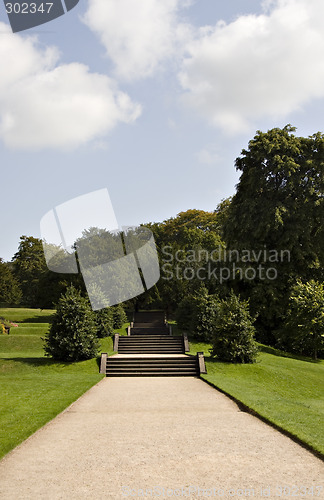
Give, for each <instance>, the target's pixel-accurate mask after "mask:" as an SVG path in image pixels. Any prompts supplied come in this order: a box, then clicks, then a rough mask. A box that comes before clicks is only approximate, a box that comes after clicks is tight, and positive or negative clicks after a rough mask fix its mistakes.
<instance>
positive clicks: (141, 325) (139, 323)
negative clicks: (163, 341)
mask: <svg viewBox="0 0 324 500" xmlns="http://www.w3.org/2000/svg"><path fill="white" fill-rule="evenodd" d="M130 335H169V327H168V325H167V323H166V321H165V314H164V313H163V312H150V311H148V312H137V313H134V321H133V322H132V327H131V328H130Z"/></svg>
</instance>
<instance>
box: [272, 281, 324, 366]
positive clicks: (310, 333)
mask: <svg viewBox="0 0 324 500" xmlns="http://www.w3.org/2000/svg"><path fill="white" fill-rule="evenodd" d="M289 306H290V307H289V310H288V314H287V318H286V321H285V325H284V328H283V329H282V331H281V332H280V335H279V338H278V341H279V346H280V347H284V348H285V349H287V350H290V351H292V352H296V351H297V352H299V353H301V354H312V356H313V358H314V359H317V356H318V352H319V351H320V350H322V351H323V350H324V283H320V282H318V281H315V280H310V281H308V282H306V283H302V282H301V281H300V280H298V281H297V283H296V285H295V286H294V287H293V289H292V294H291V296H290V303H289Z"/></svg>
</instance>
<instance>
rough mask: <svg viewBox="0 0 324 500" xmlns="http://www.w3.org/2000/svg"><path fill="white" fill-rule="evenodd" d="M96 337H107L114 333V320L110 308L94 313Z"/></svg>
mask: <svg viewBox="0 0 324 500" xmlns="http://www.w3.org/2000/svg"><path fill="white" fill-rule="evenodd" d="M95 320H96V325H97V337H99V338H103V337H109V335H112V334H113V333H114V318H113V309H112V307H106V308H105V309H100V310H99V311H96V312H95Z"/></svg>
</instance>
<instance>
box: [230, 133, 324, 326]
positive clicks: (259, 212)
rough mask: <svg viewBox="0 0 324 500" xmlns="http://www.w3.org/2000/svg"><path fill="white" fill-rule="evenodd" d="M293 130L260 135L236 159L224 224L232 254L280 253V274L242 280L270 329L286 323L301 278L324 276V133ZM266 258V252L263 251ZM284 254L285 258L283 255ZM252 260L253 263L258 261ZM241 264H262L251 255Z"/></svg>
mask: <svg viewBox="0 0 324 500" xmlns="http://www.w3.org/2000/svg"><path fill="white" fill-rule="evenodd" d="M294 132H295V128H294V127H292V126H290V125H287V126H286V127H284V128H283V129H279V128H274V129H272V130H269V131H268V132H266V133H263V132H260V131H259V132H257V134H256V136H255V137H254V138H253V139H252V140H251V141H250V142H249V145H248V149H244V150H243V151H242V154H241V156H240V157H239V158H237V159H236V162H235V164H236V168H237V170H239V171H240V172H241V177H240V180H239V183H238V186H237V192H236V194H235V196H234V197H233V199H232V202H231V205H230V207H229V210H228V211H227V217H226V220H225V223H224V238H225V241H226V244H227V247H228V248H229V249H238V250H239V251H241V252H242V251H243V250H244V249H246V250H249V251H251V252H252V251H254V252H255V255H258V252H260V251H262V252H264V251H266V252H267V258H269V255H270V254H271V252H272V255H274V253H275V252H277V262H274V263H272V264H270V263H269V262H268V263H267V265H268V266H272V267H275V268H276V270H277V277H276V279H273V274H272V276H271V277H270V278H269V277H265V276H263V278H262V279H256V280H245V281H244V280H240V281H238V282H237V284H236V288H237V289H238V291H240V292H241V293H243V294H244V293H245V294H246V296H248V297H250V298H251V300H250V304H251V307H252V310H253V313H254V314H255V313H258V314H259V318H258V324H259V326H260V327H262V328H264V329H267V328H268V329H270V330H271V329H275V328H277V327H278V326H279V325H280V322H281V321H282V320H283V318H284V315H285V311H286V308H287V305H288V300H289V296H290V288H291V286H292V284H293V283H294V282H295V280H296V279H298V278H299V277H301V278H303V279H312V278H316V279H323V264H324V227H323V221H324V135H323V134H321V133H316V134H314V135H312V136H310V137H297V136H296V135H295V134H294ZM262 255H264V254H262ZM282 255H284V256H285V257H284V258H281V256H282ZM253 261H254V262H253ZM241 264H242V265H243V266H245V267H246V266H251V265H252V266H256V264H257V263H256V262H255V259H253V258H249V259H247V260H246V261H245V262H244V263H241Z"/></svg>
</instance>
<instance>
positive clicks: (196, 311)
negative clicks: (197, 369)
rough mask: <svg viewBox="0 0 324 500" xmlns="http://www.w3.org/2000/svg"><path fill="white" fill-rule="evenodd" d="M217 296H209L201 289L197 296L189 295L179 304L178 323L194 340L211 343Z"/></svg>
mask: <svg viewBox="0 0 324 500" xmlns="http://www.w3.org/2000/svg"><path fill="white" fill-rule="evenodd" d="M218 302H219V299H218V296H217V295H208V292H207V290H206V289H201V290H199V292H198V293H197V295H188V296H187V297H185V298H184V299H183V300H182V301H181V302H180V304H179V307H178V309H177V311H176V321H177V324H178V327H179V328H180V329H181V330H184V331H187V332H188V333H189V334H190V336H191V337H192V338H194V339H197V340H201V341H205V342H210V340H211V337H212V333H213V330H214V324H215V318H216V314H217V305H218Z"/></svg>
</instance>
